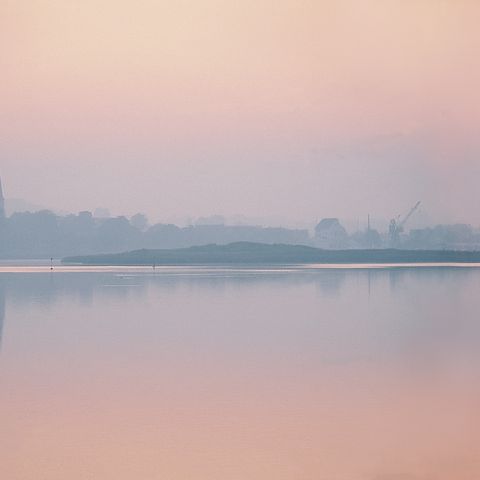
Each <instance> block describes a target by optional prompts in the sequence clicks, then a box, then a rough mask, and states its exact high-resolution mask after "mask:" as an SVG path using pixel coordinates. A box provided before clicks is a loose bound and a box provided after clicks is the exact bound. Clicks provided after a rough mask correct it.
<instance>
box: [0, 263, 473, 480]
mask: <svg viewBox="0 0 480 480" xmlns="http://www.w3.org/2000/svg"><path fill="white" fill-rule="evenodd" d="M45 270H48V269H45V268H44V267H42V268H39V267H36V268H33V269H28V268H25V267H24V268H21V269H15V268H4V269H3V271H2V272H0V323H1V328H2V337H1V343H2V344H1V351H0V424H1V429H0V478H1V479H2V480H3V479H5V480H97V479H98V480H157V479H161V480H163V479H165V480H197V479H198V480H357V479H358V480H477V479H478V478H480V315H479V312H480V269H474V268H462V269H458V268H457V269H456V268H442V269H438V268H437V269H436V268H404V269H380V270H379V269H376V270H365V269H357V270H346V269H343V270H336V269H328V270H319V269H315V268H305V269H289V270H287V269H286V270H275V269H271V270H268V269H264V270H258V269H257V270H249V269H241V270H229V269H201V268H195V269H188V268H179V269H172V268H170V269H159V270H157V272H156V273H153V272H152V271H151V270H143V269H123V270H122V269H104V270H102V269H98V270H84V271H82V269H80V271H68V270H67V269H65V270H61V269H57V270H55V271H54V272H53V273H50V272H48V271H45ZM42 272H43V273H42Z"/></svg>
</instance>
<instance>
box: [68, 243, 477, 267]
mask: <svg viewBox="0 0 480 480" xmlns="http://www.w3.org/2000/svg"><path fill="white" fill-rule="evenodd" d="M62 262H63V263H65V264H80V265H229V264H236V265H237V264H257V265H260V264H267V265H268V264H278V265H280V264H308V263H325V264H337V263H338V264H345V263H359V264H363V263H365V264H368V263H378V264H385V263H480V252H477V251H474V252H471V251H456V250H396V249H379V250H323V249H319V248H314V247H308V246H305V245H284V244H264V243H251V242H236V243H230V244H228V245H216V244H212V245H203V246H198V247H189V248H175V249H155V250H148V249H142V250H133V251H130V252H123V253H112V254H102V255H82V256H74V257H66V258H64V259H63V260H62Z"/></svg>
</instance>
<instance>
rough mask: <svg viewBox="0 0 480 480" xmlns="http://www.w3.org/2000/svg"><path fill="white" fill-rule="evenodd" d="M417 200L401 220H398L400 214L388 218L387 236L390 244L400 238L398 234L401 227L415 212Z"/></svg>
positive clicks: (418, 203) (401, 229)
mask: <svg viewBox="0 0 480 480" xmlns="http://www.w3.org/2000/svg"><path fill="white" fill-rule="evenodd" d="M420 203H421V202H420V201H418V202H417V203H416V204H415V205H414V206H413V207H412V208H411V209H410V211H409V212H408V213H407V214H406V215H405V217H404V219H403V220H400V215H398V216H397V217H395V218H392V219H391V220H390V226H389V227H388V236H389V238H390V243H391V245H396V244H397V243H398V240H399V239H400V234H401V233H402V232H403V227H404V226H405V224H406V223H407V221H408V219H409V218H410V217H411V216H412V215H413V214H414V213H415V212H416V210H417V209H418V207H419V206H420Z"/></svg>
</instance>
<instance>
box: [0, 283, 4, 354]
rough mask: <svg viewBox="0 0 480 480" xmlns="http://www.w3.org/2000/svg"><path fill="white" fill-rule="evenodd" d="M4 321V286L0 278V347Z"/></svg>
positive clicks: (0, 345) (0, 346)
mask: <svg viewBox="0 0 480 480" xmlns="http://www.w3.org/2000/svg"><path fill="white" fill-rule="evenodd" d="M4 321H5V287H4V286H3V280H2V279H0V348H2V335H3V322H4Z"/></svg>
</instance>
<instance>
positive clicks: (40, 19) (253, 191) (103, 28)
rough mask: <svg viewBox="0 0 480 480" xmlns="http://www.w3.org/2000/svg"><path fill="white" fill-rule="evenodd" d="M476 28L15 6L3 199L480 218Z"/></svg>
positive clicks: (168, 210) (352, 17) (428, 3)
mask: <svg viewBox="0 0 480 480" xmlns="http://www.w3.org/2000/svg"><path fill="white" fill-rule="evenodd" d="M479 21H480V3H479V2H477V1H474V0H471V1H469V0H448V1H447V0H423V1H422V0H416V1H403V0H376V1H375V0H363V1H358V0H351V1H342V0H340V1H339V0H335V1H333V0H331V1H321V0H315V1H313V0H312V1H307V0H275V1H273V0H272V1H267V0H255V1H250V0H242V1H241V2H238V1H228V0H218V1H215V0H196V1H193V0H190V1H181V0H179V1H174V2H171V1H169V2H163V1H160V0H157V1H153V0H151V1H149V0H138V1H135V2H134V1H122V0H115V1H114V0H95V1H94V0H82V1H81V2H78V1H73V0H57V1H54V0H50V1H48V0H44V1H42V0H37V1H35V0H3V1H2V2H1V4H0V71H1V72H2V73H1V86H2V88H1V93H0V95H1V97H0V105H1V109H0V128H1V139H0V142H1V145H0V147H1V157H0V158H1V160H0V162H1V163H0V175H1V176H2V177H3V181H4V187H5V188H4V189H5V193H6V195H7V196H8V197H22V198H25V199H28V200H30V201H32V202H35V203H40V204H44V205H49V206H53V207H56V208H63V209H66V210H73V211H78V210H82V209H93V208H95V207H96V206H107V207H110V208H111V210H112V211H113V212H114V213H125V214H131V213H135V212H136V211H143V212H145V213H147V214H149V215H150V216H151V217H152V218H153V219H164V218H168V217H171V216H183V215H191V216H196V215H208V214H212V213H220V214H227V215H228V214H235V213H240V214H245V215H252V216H253V215H254V216H281V217H285V218H291V219H295V218H297V219H299V220H315V219H317V218H319V217H322V216H340V217H348V218H356V217H358V216H361V217H365V216H366V214H367V213H368V212H370V213H371V214H372V215H374V216H377V217H386V218H389V217H390V216H392V215H394V214H397V213H401V212H404V211H405V210H407V209H408V208H409V206H411V205H412V204H414V203H415V202H416V201H417V200H422V201H423V208H424V211H425V212H426V214H428V215H430V216H431V217H432V219H434V220H439V221H442V220H443V221H470V222H471V223H474V224H479V223H480V211H479V209H478V204H479V194H478V183H479V180H480V159H479V152H480V137H479V135H478V132H477V131H478V126H479V125H480V93H479V91H480V90H479V85H480V60H479V55H478V52H480V31H479V29H478V22H479Z"/></svg>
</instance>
